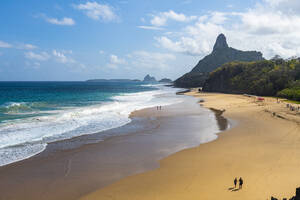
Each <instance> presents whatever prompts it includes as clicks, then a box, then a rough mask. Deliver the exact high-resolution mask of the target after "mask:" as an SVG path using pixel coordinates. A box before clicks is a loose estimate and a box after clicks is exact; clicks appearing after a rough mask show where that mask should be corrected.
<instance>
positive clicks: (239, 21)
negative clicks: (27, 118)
mask: <svg viewBox="0 0 300 200" xmlns="http://www.w3.org/2000/svg"><path fill="white" fill-rule="evenodd" d="M0 24H1V31H0V81H14V80H26V81H29V80H35V81H40V80H45V81H49V80H50V81H51V80H52V81H55V80H58V81H62V80H70V81H71V80H86V79H91V78H139V79H141V78H143V77H144V76H145V74H148V73H150V74H152V75H154V76H156V77H157V78H163V77H169V78H172V79H175V78H177V77H179V76H181V75H182V74H184V73H185V72H188V71H189V70H191V69H192V68H193V66H194V65H195V64H196V63H197V62H198V61H199V60H200V59H201V58H203V56H205V55H206V54H208V53H210V52H211V50H212V47H213V44H214V42H215V39H216V37H217V35H218V34H220V33H224V34H225V35H226V37H227V41H228V43H229V45H230V46H232V47H234V48H238V49H241V50H257V51H261V52H262V53H263V54H264V57H265V58H270V57H272V56H274V55H275V54H279V55H281V56H282V57H284V58H288V57H291V56H300V1H299V0H243V1H240V0H210V1H199V0H163V1H162V0H143V1H141V0H110V1H109V0H107V1H102V0H69V1H63V0H43V1H40V0H26V1H19V0H2V1H1V7H0Z"/></svg>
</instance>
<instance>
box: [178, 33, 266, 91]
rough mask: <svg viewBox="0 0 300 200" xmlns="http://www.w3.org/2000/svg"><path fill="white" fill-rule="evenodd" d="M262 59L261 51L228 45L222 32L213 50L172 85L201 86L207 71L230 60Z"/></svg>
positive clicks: (206, 76) (205, 78)
mask: <svg viewBox="0 0 300 200" xmlns="http://www.w3.org/2000/svg"><path fill="white" fill-rule="evenodd" d="M261 60H264V58H263V56H262V53H261V52H257V51H241V50H237V49H234V48H231V47H229V46H228V44H227V41H226V37H225V35H224V34H220V35H219V36H218V38H217V40H216V43H215V45H214V47H213V51H212V53H211V54H209V55H208V56H206V57H204V58H203V59H202V60H200V61H199V63H198V64H197V65H196V66H195V67H194V68H193V69H192V71H191V72H189V73H186V74H185V75H183V76H182V77H180V78H178V79H177V80H176V81H175V82H174V85H175V86H177V87H184V88H189V87H202V86H203V85H204V83H205V81H206V80H207V78H208V76H209V73H210V72H212V71H214V70H215V69H217V68H218V67H220V66H221V65H223V64H225V63H228V62H232V61H246V62H251V61H261Z"/></svg>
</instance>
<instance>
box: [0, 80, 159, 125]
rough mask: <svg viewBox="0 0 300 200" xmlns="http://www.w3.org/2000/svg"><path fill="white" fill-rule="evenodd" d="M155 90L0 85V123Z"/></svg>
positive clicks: (118, 85)
mask: <svg viewBox="0 0 300 200" xmlns="http://www.w3.org/2000/svg"><path fill="white" fill-rule="evenodd" d="M151 90H157V88H154V87H149V86H145V85H144V84H143V83H133V82H122V83H120V82H110V83H108V82H0V123H1V122H2V121H4V120H7V119H17V118H24V117H32V116H35V115H42V114H43V111H51V110H57V109H62V108H65V107H78V106H88V105H93V104H97V103H99V102H109V101H113V100H112V99H111V98H112V97H114V96H117V95H120V94H124V93H135V92H143V91H151Z"/></svg>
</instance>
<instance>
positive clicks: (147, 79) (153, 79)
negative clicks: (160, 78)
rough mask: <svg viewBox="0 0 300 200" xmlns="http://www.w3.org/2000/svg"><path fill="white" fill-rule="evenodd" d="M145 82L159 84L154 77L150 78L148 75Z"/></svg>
mask: <svg viewBox="0 0 300 200" xmlns="http://www.w3.org/2000/svg"><path fill="white" fill-rule="evenodd" d="M143 82H157V81H156V79H155V77H154V76H150V75H149V74H147V75H146V76H145V78H144V80H143Z"/></svg>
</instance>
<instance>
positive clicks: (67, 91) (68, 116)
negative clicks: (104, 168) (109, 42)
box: [0, 82, 181, 166]
mask: <svg viewBox="0 0 300 200" xmlns="http://www.w3.org/2000/svg"><path fill="white" fill-rule="evenodd" d="M178 90H179V89H175V88H171V87H166V86H164V85H161V84H145V83H138V82H0V166H3V165H7V164H10V163H13V162H16V161H20V160H23V159H26V158H29V157H32V156H34V155H36V154H38V153H40V152H42V151H44V150H45V149H46V146H47V144H48V143H50V142H56V141H61V140H66V139H71V138H74V137H78V136H81V135H87V134H94V133H99V132H100V134H101V131H105V130H109V129H113V128H117V127H121V126H123V125H125V124H128V123H129V122H130V121H131V119H130V118H129V115H130V113H131V112H133V111H135V110H139V109H143V108H149V107H154V106H159V105H160V106H165V105H171V104H175V103H180V101H181V100H180V98H179V97H178V96H176V92H177V91H178ZM111 136H113V135H111Z"/></svg>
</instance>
